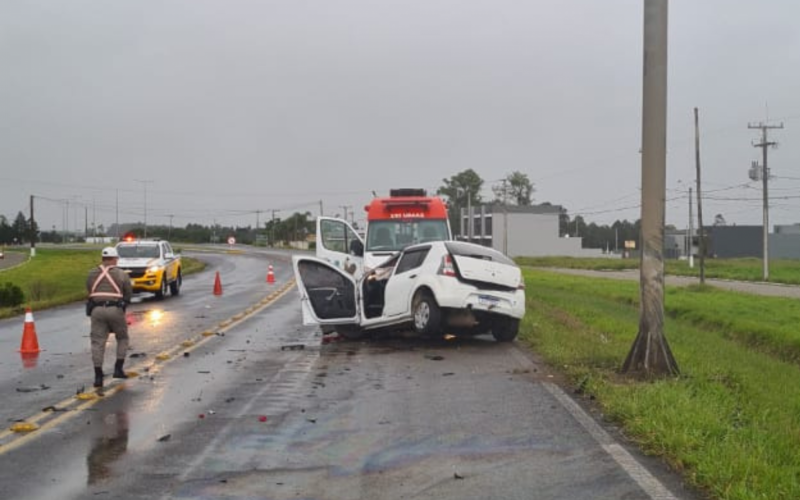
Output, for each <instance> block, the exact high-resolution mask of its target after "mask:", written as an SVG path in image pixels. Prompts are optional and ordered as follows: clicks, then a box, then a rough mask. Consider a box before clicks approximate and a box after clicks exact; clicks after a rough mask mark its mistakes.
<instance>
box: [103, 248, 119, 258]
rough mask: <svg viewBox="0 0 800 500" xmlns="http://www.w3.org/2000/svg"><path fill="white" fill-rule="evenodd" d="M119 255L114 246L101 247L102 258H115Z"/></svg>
mask: <svg viewBox="0 0 800 500" xmlns="http://www.w3.org/2000/svg"><path fill="white" fill-rule="evenodd" d="M118 257H119V254H118V253H117V249H116V248H114V247H105V248H104V249H103V258H104V259H116V258H118Z"/></svg>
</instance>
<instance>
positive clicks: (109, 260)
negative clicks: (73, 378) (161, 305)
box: [86, 247, 133, 387]
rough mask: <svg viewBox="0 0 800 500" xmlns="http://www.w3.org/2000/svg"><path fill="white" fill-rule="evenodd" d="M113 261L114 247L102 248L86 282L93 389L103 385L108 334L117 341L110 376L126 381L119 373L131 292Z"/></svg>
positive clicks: (121, 272)
mask: <svg viewBox="0 0 800 500" xmlns="http://www.w3.org/2000/svg"><path fill="white" fill-rule="evenodd" d="M116 259H117V251H116V249H115V248H112V247H108V248H104V249H103V263H102V264H100V265H99V266H98V267H96V268H94V269H92V270H91V271H89V276H88V278H87V279H86V290H87V291H88V292H89V304H88V309H87V312H89V315H90V316H91V318H92V329H91V334H90V337H91V343H92V362H93V363H94V375H95V379H94V386H95V387H102V386H103V358H104V356H105V352H106V341H107V340H108V334H109V333H112V332H113V333H114V336H115V337H116V339H117V362H116V364H115V365H114V377H115V378H128V376H127V375H125V372H124V371H123V370H122V365H123V363H124V362H125V356H126V355H127V351H128V322H127V321H126V320H125V306H126V305H127V304H128V303H130V301H131V295H133V289H132V287H131V280H130V278H128V275H127V274H125V272H124V271H123V270H122V269H119V268H117V267H115V265H116V263H117V260H116Z"/></svg>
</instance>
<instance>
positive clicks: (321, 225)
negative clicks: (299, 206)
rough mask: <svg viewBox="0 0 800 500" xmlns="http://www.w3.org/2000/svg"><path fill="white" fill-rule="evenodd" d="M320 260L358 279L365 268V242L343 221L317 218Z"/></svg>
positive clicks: (331, 218) (317, 252)
mask: <svg viewBox="0 0 800 500" xmlns="http://www.w3.org/2000/svg"><path fill="white" fill-rule="evenodd" d="M316 244H317V251H316V255H317V257H318V258H320V259H322V260H325V261H327V262H330V263H331V264H333V265H334V266H336V267H338V268H339V269H343V270H344V271H346V272H348V273H349V274H351V275H352V276H355V277H356V278H358V277H360V276H361V273H362V270H363V268H364V240H362V239H361V237H360V236H359V235H358V233H356V231H355V229H353V227H352V226H351V225H350V224H348V223H347V221H345V220H342V219H335V218H333V217H317V243H316Z"/></svg>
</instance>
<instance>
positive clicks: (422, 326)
mask: <svg viewBox="0 0 800 500" xmlns="http://www.w3.org/2000/svg"><path fill="white" fill-rule="evenodd" d="M411 309H412V310H411V312H412V314H413V317H414V331H416V332H417V333H420V334H422V335H433V334H436V333H439V332H440V330H441V326H442V310H441V309H439V304H437V303H436V299H434V298H433V295H431V294H430V293H429V292H425V291H421V292H418V293H417V294H416V295H415V296H414V301H413V302H412V307H411Z"/></svg>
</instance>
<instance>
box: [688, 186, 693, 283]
mask: <svg viewBox="0 0 800 500" xmlns="http://www.w3.org/2000/svg"><path fill="white" fill-rule="evenodd" d="M689 267H690V268H692V269H694V214H692V188H689Z"/></svg>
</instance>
